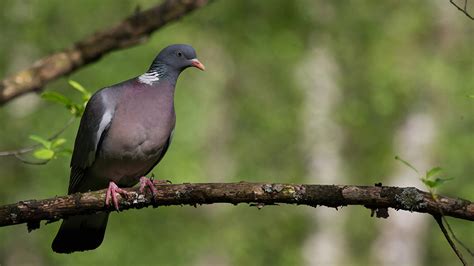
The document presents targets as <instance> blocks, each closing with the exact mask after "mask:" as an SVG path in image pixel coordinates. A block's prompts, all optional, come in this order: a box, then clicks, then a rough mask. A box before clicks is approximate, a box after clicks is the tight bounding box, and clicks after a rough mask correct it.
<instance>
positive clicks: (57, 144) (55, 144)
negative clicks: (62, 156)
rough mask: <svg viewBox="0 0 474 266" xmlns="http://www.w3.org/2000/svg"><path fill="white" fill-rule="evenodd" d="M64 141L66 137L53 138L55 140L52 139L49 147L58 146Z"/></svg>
mask: <svg viewBox="0 0 474 266" xmlns="http://www.w3.org/2000/svg"><path fill="white" fill-rule="evenodd" d="M64 143H66V139H63V138H60V139H55V140H53V142H52V144H51V149H55V148H58V147H59V146H61V145H63V144H64Z"/></svg>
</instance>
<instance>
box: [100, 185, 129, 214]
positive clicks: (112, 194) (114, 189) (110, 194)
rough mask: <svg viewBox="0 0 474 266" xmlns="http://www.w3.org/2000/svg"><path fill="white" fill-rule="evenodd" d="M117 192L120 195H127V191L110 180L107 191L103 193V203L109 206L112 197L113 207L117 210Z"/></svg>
mask: <svg viewBox="0 0 474 266" xmlns="http://www.w3.org/2000/svg"><path fill="white" fill-rule="evenodd" d="M117 194H120V195H121V196H122V197H128V192H127V191H125V190H123V189H121V188H119V187H118V186H117V185H116V184H115V183H114V182H112V181H110V183H109V188H108V189H107V193H106V195H105V205H107V206H110V200H111V199H112V202H113V204H114V207H115V209H116V210H117V211H118V210H119V204H118V199H117Z"/></svg>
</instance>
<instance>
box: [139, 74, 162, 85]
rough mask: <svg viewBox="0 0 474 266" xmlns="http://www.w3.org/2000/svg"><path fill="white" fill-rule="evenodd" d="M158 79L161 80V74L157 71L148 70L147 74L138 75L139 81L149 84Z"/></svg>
mask: <svg viewBox="0 0 474 266" xmlns="http://www.w3.org/2000/svg"><path fill="white" fill-rule="evenodd" d="M158 80H160V75H159V74H158V72H155V71H153V72H146V73H145V74H143V75H141V76H139V77H138V82H140V83H145V84H148V85H151V84H153V82H157V81H158Z"/></svg>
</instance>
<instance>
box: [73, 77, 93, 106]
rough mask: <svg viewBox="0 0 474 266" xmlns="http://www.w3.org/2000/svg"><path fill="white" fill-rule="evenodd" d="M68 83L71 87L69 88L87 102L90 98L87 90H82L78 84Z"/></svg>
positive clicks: (74, 82)
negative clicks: (80, 94) (74, 90)
mask: <svg viewBox="0 0 474 266" xmlns="http://www.w3.org/2000/svg"><path fill="white" fill-rule="evenodd" d="M68 83H69V85H71V87H73V88H74V89H76V90H77V91H79V92H80V93H82V98H83V99H84V100H85V101H88V100H89V99H90V98H91V93H90V92H89V91H88V90H86V88H84V87H83V86H82V85H81V84H79V82H77V81H74V80H69V81H68Z"/></svg>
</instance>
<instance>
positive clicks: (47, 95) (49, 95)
mask: <svg viewBox="0 0 474 266" xmlns="http://www.w3.org/2000/svg"><path fill="white" fill-rule="evenodd" d="M41 98H43V99H45V100H48V101H51V102H56V103H59V104H63V105H65V106H66V107H67V106H69V105H71V104H72V100H71V99H69V98H67V97H66V96H64V95H62V94H60V93H57V92H54V91H45V92H43V93H42V94H41Z"/></svg>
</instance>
